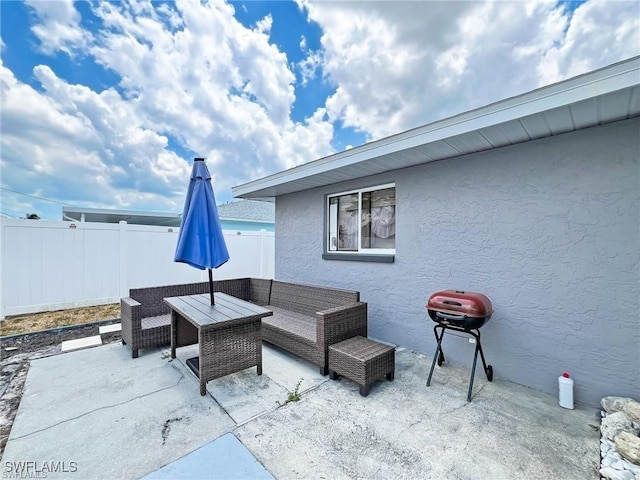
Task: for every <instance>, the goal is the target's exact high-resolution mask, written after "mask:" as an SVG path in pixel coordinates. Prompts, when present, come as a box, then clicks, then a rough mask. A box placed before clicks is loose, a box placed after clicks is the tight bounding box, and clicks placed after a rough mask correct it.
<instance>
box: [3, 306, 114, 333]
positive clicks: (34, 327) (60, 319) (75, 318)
mask: <svg viewBox="0 0 640 480" xmlns="http://www.w3.org/2000/svg"><path fill="white" fill-rule="evenodd" d="M114 318H120V304H119V303H112V304H109V305H99V306H97V307H82V308H71V309H67V310H58V311H55V312H42V313H32V314H29V315H15V316H13V317H7V318H6V319H5V320H2V321H0V337H3V336H6V335H15V334H18V333H29V332H38V331H41V330H47V329H50V328H57V327H64V326H67V325H79V324H82V323H90V322H97V321H100V320H111V319H114Z"/></svg>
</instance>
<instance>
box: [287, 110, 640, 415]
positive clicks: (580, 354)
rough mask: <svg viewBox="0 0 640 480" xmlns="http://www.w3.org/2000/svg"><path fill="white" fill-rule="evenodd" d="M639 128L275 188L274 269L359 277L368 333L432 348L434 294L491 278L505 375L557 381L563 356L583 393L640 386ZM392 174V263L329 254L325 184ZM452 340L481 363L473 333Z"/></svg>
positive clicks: (543, 384)
mask: <svg viewBox="0 0 640 480" xmlns="http://www.w3.org/2000/svg"><path fill="white" fill-rule="evenodd" d="M639 132H640V119H639V118H635V119H631V120H627V121H623V122H617V123H615V124H610V125H606V126H601V127H594V128H591V129H588V130H584V131H581V132H575V133H568V134H564V135H560V136H557V137H551V138H548V139H543V140H538V141H534V142H529V143H527V144H523V145H515V146H510V147H505V148H501V149H498V150H496V151H492V152H485V153H480V154H474V155H468V156H465V157H460V158H455V159H450V160H445V161H441V162H435V163H431V164H427V165H422V166H418V167H412V168H408V169H402V170H396V171H393V172H390V173H388V174H383V175H377V176H372V177H367V178H363V179H361V180H358V181H352V182H345V183H341V184H338V185H335V186H331V187H328V188H321V189H314V190H310V191H307V192H301V193H297V194H291V195H286V196H282V197H278V198H277V200H276V278H278V279H281V280H293V281H300V282H303V283H312V284H321V285H330V286H336V287H343V288H350V289H355V290H359V291H360V292H361V297H362V300H363V301H366V302H367V303H368V304H369V335H370V336H372V337H375V338H380V339H383V340H386V341H389V342H393V343H396V344H399V345H401V346H403V347H407V348H409V349H412V350H416V351H419V352H423V353H425V354H427V355H433V352H434V350H435V339H434V337H433V332H432V328H433V325H434V323H433V322H432V321H431V320H430V319H429V318H428V316H427V313H426V309H425V308H424V307H425V303H426V300H427V298H428V296H429V295H430V294H431V293H433V292H435V291H438V290H442V289H447V288H455V289H462V290H468V291H476V292H482V293H484V294H486V295H488V296H489V298H491V300H492V303H493V307H494V310H495V313H494V315H493V317H492V318H491V320H490V321H489V322H488V323H487V324H486V325H485V326H484V327H483V328H482V329H481V330H480V332H481V334H482V344H483V348H484V350H485V355H486V357H487V361H488V362H489V363H491V364H492V365H493V367H494V375H495V377H496V378H504V379H508V380H511V381H514V382H517V383H520V384H523V385H528V386H530V387H533V388H536V389H540V390H543V391H546V392H549V393H551V394H553V395H557V391H558V380H557V377H558V376H559V375H560V374H561V373H562V372H563V371H565V370H566V371H569V372H570V373H571V375H572V377H573V378H574V380H575V399H576V401H577V402H579V403H583V404H587V405H596V404H597V403H598V402H599V400H600V398H601V397H603V396H605V395H623V396H634V397H636V398H639V397H640V198H639V197H640V168H639V165H638V159H639V156H640V133H639ZM387 182H395V183H396V198H397V234H396V237H397V238H396V257H395V263H392V264H378V263H365V262H347V261H333V260H323V259H322V258H321V255H322V246H323V235H324V230H323V218H324V217H323V215H324V213H323V210H324V198H325V197H324V195H325V194H328V193H334V192H339V191H344V190H347V189H349V188H358V187H363V186H371V185H378V184H382V183H387ZM443 346H444V352H445V355H446V357H447V361H449V362H453V363H456V364H460V365H464V366H467V367H468V368H470V367H471V361H472V357H473V348H474V346H473V345H471V344H469V343H468V341H466V339H463V338H458V337H454V336H453V335H447V336H445V339H444V343H443ZM424 373H425V381H426V377H427V375H428V372H426V371H425V372H424ZM399 374H400V375H401V372H399ZM434 375H437V371H436V373H435V374H434ZM476 375H483V373H482V370H481V369H480V370H478V371H477V372H476ZM460 395H461V396H462V395H465V393H463V392H460Z"/></svg>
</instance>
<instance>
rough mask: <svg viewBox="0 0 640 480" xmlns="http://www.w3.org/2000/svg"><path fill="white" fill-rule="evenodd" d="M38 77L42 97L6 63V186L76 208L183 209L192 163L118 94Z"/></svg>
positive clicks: (1, 80)
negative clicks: (146, 125) (140, 119)
mask: <svg viewBox="0 0 640 480" xmlns="http://www.w3.org/2000/svg"><path fill="white" fill-rule="evenodd" d="M34 76H35V77H36V78H37V79H38V80H39V81H40V83H41V85H42V87H43V89H44V91H43V92H38V91H36V90H35V89H34V88H32V87H31V86H29V85H26V84H24V83H21V82H19V81H18V80H16V78H15V77H14V75H13V74H12V73H11V72H10V71H9V70H8V69H7V68H6V67H4V65H1V66H0V88H1V90H0V92H1V94H2V99H3V108H2V125H3V131H2V139H1V142H2V144H1V145H2V166H3V182H4V183H5V184H8V185H12V186H13V187H14V189H16V190H18V191H21V192H26V193H30V194H38V195H40V196H43V197H45V198H52V197H53V198H57V199H59V200H60V201H64V202H67V203H70V204H79V203H82V204H84V205H89V206H99V205H111V206H113V207H127V206H130V205H138V206H140V205H142V204H144V207H145V208H149V209H153V210H163V209H170V210H176V209H179V204H180V201H181V200H180V195H179V194H181V193H182V191H183V190H184V187H185V186H186V185H185V183H186V182H185V179H186V178H188V173H189V167H188V165H187V164H186V163H185V162H184V161H183V160H182V159H180V158H179V157H177V156H176V155H175V154H174V153H172V152H168V151H167V150H166V143H167V141H166V138H164V137H162V136H161V135H158V134H157V133H155V132H152V131H150V130H147V129H143V128H141V127H140V126H139V125H138V122H137V119H136V114H135V111H134V110H133V109H132V108H131V105H129V104H127V103H126V102H125V101H124V100H123V99H122V98H121V97H120V96H119V94H118V93H117V92H115V91H114V90H105V91H104V92H102V93H100V94H98V93H96V92H93V91H92V90H90V89H89V88H87V87H84V86H81V85H69V84H67V83H66V82H64V81H63V80H61V79H60V78H58V77H57V76H56V75H55V73H54V72H53V71H52V70H51V69H50V68H49V67H46V66H39V67H36V69H35V70H34ZM5 167H6V168H5ZM9 167H10V168H9ZM178 185H179V186H180V187H182V188H180V187H178ZM78 198H80V199H84V201H82V200H80V201H78V200H77V199H78ZM114 198H117V199H118V200H119V202H118V204H117V205H114V204H113V199H114Z"/></svg>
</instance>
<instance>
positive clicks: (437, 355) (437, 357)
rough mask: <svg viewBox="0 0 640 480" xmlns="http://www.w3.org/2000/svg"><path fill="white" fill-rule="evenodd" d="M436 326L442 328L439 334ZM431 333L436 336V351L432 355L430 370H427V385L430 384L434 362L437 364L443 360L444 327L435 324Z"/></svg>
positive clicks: (440, 363)
mask: <svg viewBox="0 0 640 480" xmlns="http://www.w3.org/2000/svg"><path fill="white" fill-rule="evenodd" d="M438 328H440V329H441V330H442V331H441V333H440V335H438ZM433 334H434V335H435V336H436V340H437V341H438V346H437V347H436V353H435V354H434V356H433V362H431V370H430V371H429V378H428V379H427V387H428V386H429V385H430V384H431V377H432V376H433V369H434V368H435V366H436V362H438V365H442V362H444V353H442V337H444V327H443V326H441V325H436V326H435V327H433Z"/></svg>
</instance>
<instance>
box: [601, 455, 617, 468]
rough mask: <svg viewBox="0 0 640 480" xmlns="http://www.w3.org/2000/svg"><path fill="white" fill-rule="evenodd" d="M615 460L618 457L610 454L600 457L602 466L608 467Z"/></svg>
mask: <svg viewBox="0 0 640 480" xmlns="http://www.w3.org/2000/svg"><path fill="white" fill-rule="evenodd" d="M617 461H618V459H616V458H614V457H612V456H610V455H607V456H606V457H604V458H603V459H602V466H603V467H610V466H611V465H613V463H614V462H617Z"/></svg>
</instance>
